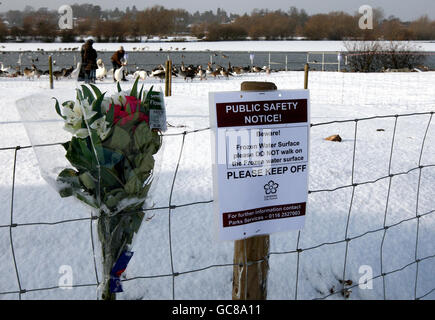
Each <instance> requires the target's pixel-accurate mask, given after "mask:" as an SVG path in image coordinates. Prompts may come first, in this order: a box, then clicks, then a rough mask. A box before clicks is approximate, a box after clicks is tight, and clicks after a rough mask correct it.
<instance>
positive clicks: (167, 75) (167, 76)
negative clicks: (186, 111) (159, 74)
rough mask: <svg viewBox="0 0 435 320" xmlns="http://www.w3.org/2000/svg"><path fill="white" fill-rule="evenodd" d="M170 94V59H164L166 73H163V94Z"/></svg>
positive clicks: (167, 95) (168, 95)
mask: <svg viewBox="0 0 435 320" xmlns="http://www.w3.org/2000/svg"><path fill="white" fill-rule="evenodd" d="M171 95H172V61H171V60H170V59H168V60H166V73H165V96H166V97H170V96H171Z"/></svg>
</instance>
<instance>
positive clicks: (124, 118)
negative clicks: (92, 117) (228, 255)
mask: <svg viewBox="0 0 435 320" xmlns="http://www.w3.org/2000/svg"><path fill="white" fill-rule="evenodd" d="M125 99H126V104H125V106H121V105H119V104H115V105H112V104H111V105H110V106H109V111H110V110H111V109H112V108H114V113H113V124H117V123H118V122H119V121H120V120H121V125H122V126H123V125H126V124H127V123H129V122H130V121H132V120H133V119H134V114H135V113H136V111H137V110H138V108H140V104H141V101H140V100H138V99H136V97H132V96H126V97H125ZM127 105H129V106H130V112H128V111H127ZM138 121H139V122H143V121H145V122H146V123H149V117H148V116H147V115H146V114H145V113H143V112H140V111H139V119H138Z"/></svg>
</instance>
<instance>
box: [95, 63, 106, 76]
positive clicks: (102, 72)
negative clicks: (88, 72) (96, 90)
mask: <svg viewBox="0 0 435 320" xmlns="http://www.w3.org/2000/svg"><path fill="white" fill-rule="evenodd" d="M97 66H98V69H97V71H96V78H97V79H98V80H103V79H104V78H105V77H106V76H107V69H106V67H105V66H104V63H103V60H101V59H98V60H97Z"/></svg>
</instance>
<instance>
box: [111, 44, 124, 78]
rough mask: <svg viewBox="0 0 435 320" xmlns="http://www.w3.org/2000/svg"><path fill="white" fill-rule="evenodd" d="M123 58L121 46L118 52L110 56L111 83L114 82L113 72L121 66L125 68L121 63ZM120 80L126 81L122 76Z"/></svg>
mask: <svg viewBox="0 0 435 320" xmlns="http://www.w3.org/2000/svg"><path fill="white" fill-rule="evenodd" d="M124 56H125V51H124V47H123V46H121V47H120V48H119V50H118V51H116V52H115V53H114V54H113V55H112V58H111V60H112V66H113V81H115V82H116V80H115V71H116V70H117V69H119V68H121V67H122V66H125V63H124V62H123V60H124ZM122 80H123V81H127V79H125V75H124V74H123V75H122Z"/></svg>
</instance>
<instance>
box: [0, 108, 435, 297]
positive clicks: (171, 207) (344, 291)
mask: <svg viewBox="0 0 435 320" xmlns="http://www.w3.org/2000/svg"><path fill="white" fill-rule="evenodd" d="M433 114H434V112H433V111H431V112H420V113H407V114H401V115H398V114H395V115H383V116H373V117H366V118H359V119H351V120H336V121H328V122H321V123H313V124H311V127H319V126H327V125H332V124H343V123H353V124H354V126H353V134H354V141H353V148H352V171H351V183H350V184H343V185H340V186H338V187H334V188H329V189H328V188H326V189H314V190H309V191H308V193H309V196H310V195H313V194H316V193H332V192H334V191H337V190H340V189H351V191H352V194H351V198H350V201H349V207H348V210H347V218H346V228H345V234H344V236H343V238H342V239H340V240H337V241H331V242H322V243H318V244H316V245H312V246H309V247H305V248H302V247H300V236H301V233H302V232H303V230H301V231H299V232H298V235H297V241H296V248H295V249H294V250H290V251H275V252H273V251H272V252H269V253H268V254H267V256H265V257H263V258H262V259H259V260H256V261H246V262H245V263H243V265H251V264H253V263H261V262H263V261H268V260H269V258H270V257H271V256H274V255H276V256H278V255H296V275H295V283H294V299H298V298H299V292H298V287H299V282H300V278H301V277H300V273H301V268H300V267H301V266H300V256H301V255H302V254H303V253H305V252H309V251H312V250H315V249H318V248H321V247H326V246H333V245H337V244H345V252H344V261H343V273H342V280H341V282H342V286H341V288H338V289H337V290H332V289H331V290H330V291H329V292H328V294H323V295H321V296H319V297H313V299H315V300H318V299H320V300H323V299H327V298H329V297H331V296H336V295H339V296H340V295H341V296H344V297H345V298H346V297H348V295H349V293H350V292H351V290H352V289H353V288H356V287H358V286H359V285H360V284H359V283H346V280H345V279H346V278H347V267H348V265H347V264H348V253H349V244H350V243H351V242H352V241H354V240H356V239H361V238H364V237H366V236H368V235H370V234H375V233H380V234H382V241H381V244H380V266H381V272H380V273H379V274H377V275H375V276H373V277H372V278H371V279H367V280H366V283H367V282H368V281H373V280H376V279H382V283H383V290H382V292H383V298H384V299H387V295H386V278H387V277H388V276H389V275H392V274H395V273H397V272H400V271H403V270H405V269H408V268H410V267H411V266H414V265H415V266H416V272H415V281H414V288H413V289H414V290H413V291H414V295H413V296H414V299H415V300H420V299H423V298H425V297H427V296H429V295H431V294H432V293H433V292H434V291H435V288H433V289H431V290H429V291H427V292H425V293H423V294H422V295H420V296H418V295H417V289H418V285H419V282H418V275H419V265H420V264H421V263H422V262H423V261H431V262H432V266H433V268H432V270H434V269H435V260H433V259H434V258H435V252H433V253H432V254H429V255H426V256H424V257H419V255H418V248H419V239H420V237H419V228H420V220H421V219H422V218H423V217H427V216H435V208H434V209H433V210H428V211H426V212H423V213H421V212H419V198H420V187H421V176H422V171H423V170H424V169H426V168H433V167H435V163H433V164H425V165H423V164H422V155H423V150H424V147H425V144H426V143H427V137H428V132H429V128H430V125H431V124H432V121H433ZM410 116H428V118H429V119H428V121H427V124H425V132H424V136H423V139H422V141H421V147H420V151H419V158H418V159H419V160H418V165H417V166H416V167H413V168H411V169H409V170H407V171H402V172H397V173H392V169H391V167H392V158H393V152H394V148H395V139H396V135H397V123H398V119H399V118H404V117H410ZM386 118H392V119H394V128H393V135H392V138H391V147H390V151H389V164H388V174H387V175H385V176H382V177H379V178H377V179H374V180H367V181H359V182H356V180H355V177H354V173H355V157H356V153H357V151H356V146H357V137H358V125H359V124H360V123H361V122H363V121H372V120H375V119H386ZM207 130H210V128H202V129H198V130H191V131H183V132H178V133H167V134H164V135H163V138H164V139H165V137H169V136H181V137H182V140H181V144H180V151H179V154H178V158H177V163H176V167H175V171H174V173H173V177H172V184H171V188H170V190H169V202H168V204H167V206H161V207H156V208H151V209H145V210H144V211H161V210H164V211H167V212H168V221H167V223H168V239H169V251H170V270H171V272H170V273H162V274H157V275H146V274H144V275H140V276H135V277H131V278H125V279H123V280H122V281H123V282H130V281H135V280H139V279H155V278H170V279H171V280H172V284H171V286H172V288H171V292H172V299H177V298H179V297H177V296H176V294H175V292H176V291H175V287H176V278H177V277H179V276H181V275H186V274H194V273H200V272H204V271H206V270H210V269H216V268H232V267H234V266H236V265H237V266H240V264H239V263H238V264H234V263H224V264H210V265H206V266H203V267H200V268H195V269H190V270H185V271H176V269H175V267H174V256H173V251H172V248H173V240H172V231H171V226H172V223H173V222H172V221H171V217H172V215H173V211H176V210H177V209H178V208H182V207H188V206H199V205H204V204H209V203H212V202H213V201H214V200H213V199H204V200H202V201H197V202H189V203H181V204H180V203H178V204H177V203H174V202H173V192H174V185H175V182H176V179H177V175H178V173H179V167H180V162H181V159H182V154H183V151H184V149H185V142H186V139H187V137H188V136H191V135H193V134H196V133H198V132H202V131H207ZM60 144H62V142H59V143H52V144H42V145H35V146H33V147H34V148H44V147H49V146H53V145H60ZM29 148H32V146H30V145H26V146H15V147H3V148H0V151H6V150H13V151H14V154H13V157H14V158H13V159H14V160H13V172H12V185H11V202H10V223H9V224H6V225H0V229H4V228H8V229H9V242H10V248H11V254H12V260H13V266H14V269H15V276H16V282H17V290H13V291H0V296H7V295H12V294H18V298H19V299H20V300H21V299H22V296H23V295H25V294H26V293H30V292H41V291H47V290H55V289H60V288H61V287H60V286H59V285H58V286H52V287H40V288H25V287H23V285H22V281H21V279H20V272H19V270H20V267H19V265H18V263H17V260H16V255H15V250H14V234H13V230H19V229H20V228H21V227H25V226H38V225H39V226H57V225H62V224H71V223H76V222H83V221H89V222H90V238H91V242H92V253H93V261H94V270H95V282H94V283H82V284H73V285H71V287H72V288H82V287H98V285H99V284H100V279H99V275H98V271H97V262H96V258H95V257H96V252H95V247H96V246H95V244H94V236H93V233H94V231H93V222H94V221H95V220H96V219H98V217H97V216H94V215H92V214H91V215H90V216H89V217H84V218H76V219H66V220H59V221H54V222H43V221H38V222H30V223H16V222H15V221H14V198H15V182H16V176H17V174H19V173H20V171H19V170H18V169H17V154H18V152H19V151H21V150H23V149H29ZM414 171H417V172H418V187H417V190H416V196H417V202H416V207H415V215H414V216H413V217H410V218H405V219H402V220H400V221H397V222H395V223H392V224H387V211H388V208H389V204H390V200H391V197H390V193H391V185H392V179H393V178H394V177H397V176H402V175H408V174H410V173H411V172H414ZM381 180H387V181H388V190H387V199H386V203H385V211H384V212H383V226H382V227H380V228H375V229H371V230H367V231H365V232H363V233H360V234H358V235H354V236H350V235H349V225H350V218H351V215H352V212H353V209H354V195H355V190H356V188H357V187H359V186H362V185H368V184H373V183H376V182H378V181H381ZM308 214H310V213H309V212H308ZM409 221H416V236H415V245H414V252H415V254H414V260H413V261H411V262H409V263H407V264H405V265H402V266H401V267H398V268H396V269H393V270H390V271H385V268H384V265H383V264H384V262H385V260H384V256H383V255H384V242H385V237H386V234H387V232H388V231H389V230H391V229H393V228H396V227H398V226H400V225H401V224H403V223H405V222H409Z"/></svg>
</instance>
